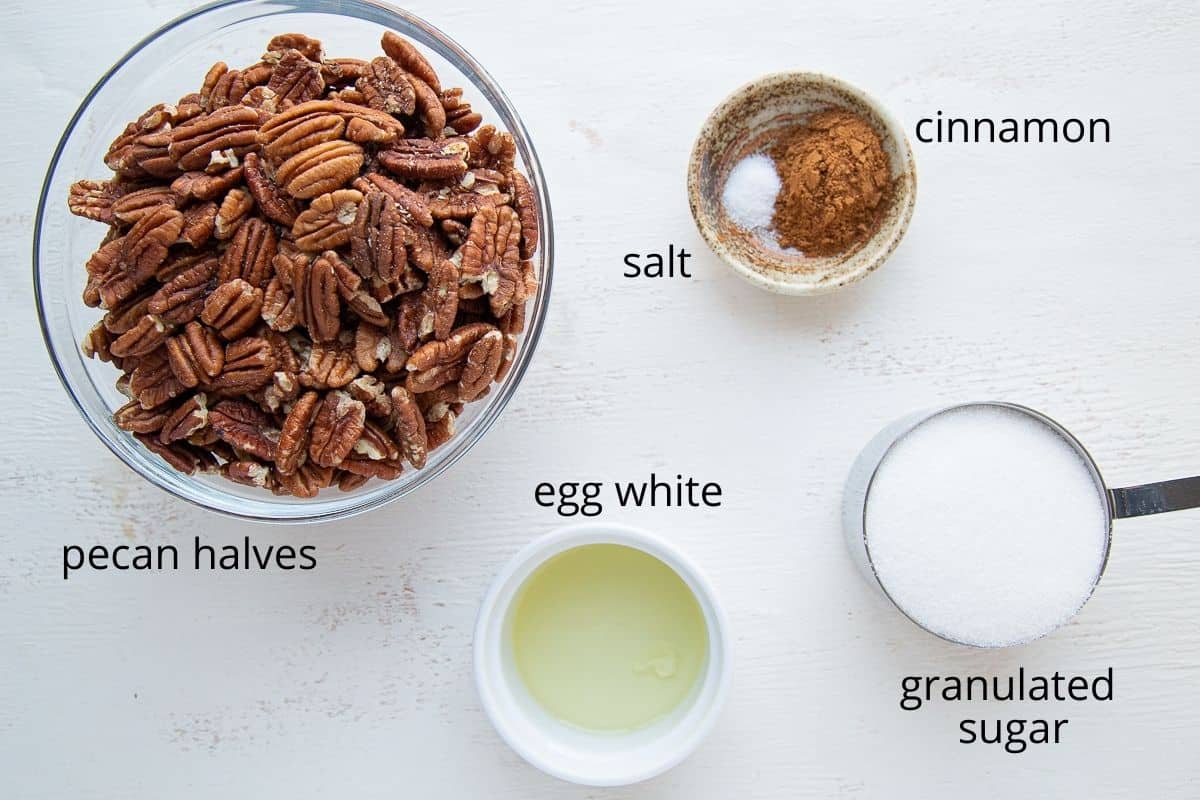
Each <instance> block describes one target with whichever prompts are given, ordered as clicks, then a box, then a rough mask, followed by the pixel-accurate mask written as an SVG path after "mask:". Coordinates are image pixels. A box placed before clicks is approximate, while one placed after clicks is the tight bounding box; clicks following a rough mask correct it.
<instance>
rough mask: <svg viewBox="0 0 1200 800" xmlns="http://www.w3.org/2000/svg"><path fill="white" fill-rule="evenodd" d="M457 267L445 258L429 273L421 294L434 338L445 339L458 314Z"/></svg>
mask: <svg viewBox="0 0 1200 800" xmlns="http://www.w3.org/2000/svg"><path fill="white" fill-rule="evenodd" d="M458 280H459V272H458V267H457V266H455V264H454V262H453V261H452V260H451V259H449V258H447V259H444V260H443V261H442V263H441V264H439V265H438V266H437V267H436V268H435V269H434V270H433V271H432V272H430V273H429V283H428V284H427V285H426V287H425V292H424V294H423V296H422V298H423V300H424V302H425V308H426V309H427V312H426V313H427V314H428V315H430V316H431V317H432V319H431V323H432V324H431V332H432V333H433V337H434V338H435V339H446V338H447V337H449V336H450V331H451V329H452V328H453V326H454V320H455V319H456V318H457V316H458Z"/></svg>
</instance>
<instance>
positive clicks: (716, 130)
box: [688, 72, 917, 295]
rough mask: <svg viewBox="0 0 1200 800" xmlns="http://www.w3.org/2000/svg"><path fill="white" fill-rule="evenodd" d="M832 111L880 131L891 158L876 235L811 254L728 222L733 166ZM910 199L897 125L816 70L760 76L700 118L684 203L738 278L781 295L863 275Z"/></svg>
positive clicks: (904, 219) (888, 247)
mask: <svg viewBox="0 0 1200 800" xmlns="http://www.w3.org/2000/svg"><path fill="white" fill-rule="evenodd" d="M833 108H842V109H846V110H848V111H851V112H853V113H855V114H858V115H860V116H862V117H863V118H864V119H866V120H867V121H868V122H869V123H870V124H871V125H872V126H873V127H874V128H875V130H876V131H877V132H878V133H879V135H880V138H881V139H882V140H883V145H884V149H885V151H886V152H887V156H888V160H889V161H890V162H891V167H892V177H893V179H894V181H895V184H894V186H895V191H894V193H893V195H892V199H891V203H890V205H889V207H888V210H887V213H886V215H885V216H884V219H883V222H882V224H881V225H880V227H879V230H878V231H876V232H875V235H874V236H872V237H871V238H870V239H868V240H867V241H866V242H864V243H863V244H862V245H860V246H859V247H857V248H856V249H854V250H852V251H850V252H847V253H843V254H839V255H836V256H826V257H821V258H814V257H808V256H805V255H803V254H801V253H799V252H797V251H795V250H785V249H782V248H780V247H779V246H777V245H776V244H775V243H773V242H770V241H768V240H766V239H765V238H764V237H762V236H761V235H757V234H753V233H749V232H747V231H745V230H742V229H741V228H739V227H738V226H737V225H735V224H734V223H733V222H732V221H731V220H730V219H729V218H728V217H727V216H726V215H725V213H724V210H723V208H722V204H721V193H722V191H723V190H724V187H725V180H726V178H727V177H728V176H729V172H730V170H731V169H732V168H733V167H734V165H736V164H737V163H738V162H739V161H740V160H741V159H743V158H745V157H746V156H748V155H750V154H752V153H754V152H757V151H760V150H761V149H762V148H763V147H764V146H765V145H766V144H767V143H769V142H770V140H771V139H772V133H773V132H774V131H776V130H777V129H779V128H783V127H786V126H789V125H794V124H796V123H798V122H802V121H803V119H804V117H805V116H806V115H809V114H812V113H814V112H819V111H825V110H828V109H833ZM916 199H917V172H916V166H915V162H914V159H913V154H912V147H911V145H910V144H909V142H908V137H907V136H906V135H905V133H904V129H903V128H902V127H901V126H900V124H899V123H898V122H897V121H896V120H895V119H894V118H893V117H892V116H891V115H890V114H889V113H888V112H887V111H886V110H885V109H884V108H883V107H882V106H881V105H880V104H879V103H878V102H876V101H875V100H874V99H872V98H871V97H870V96H868V95H866V94H864V93H863V92H862V91H860V90H859V89H856V88H855V87H853V86H851V85H849V84H847V83H845V82H843V81H840V80H838V79H837V78H832V77H830V76H828V75H821V74H819V73H816V72H780V73H775V74H773V75H766V76H764V77H762V78H759V79H758V80H755V81H753V82H751V83H748V84H746V85H745V86H743V87H742V88H740V89H738V90H737V91H735V92H734V93H733V94H731V95H730V96H729V97H727V98H726V99H725V101H724V102H722V103H721V104H720V105H719V106H717V108H716V110H714V111H713V112H712V114H710V115H709V117H708V119H707V120H706V121H705V123H704V127H703V128H701V130H700V136H699V137H698V138H697V139H696V144H695V146H694V147H693V149H692V157H691V161H690V162H689V164H688V201H689V203H690V205H691V208H692V216H693V217H694V218H695V220H696V227H698V228H699V229H700V234H701V235H702V236H703V237H704V239H705V241H706V242H708V245H709V247H711V248H712V249H713V251H714V252H715V253H716V254H717V255H718V256H720V257H721V259H722V260H724V261H725V263H727V264H728V265H729V266H730V267H732V268H733V271H734V272H736V273H737V274H738V275H740V276H742V277H743V278H745V279H746V280H748V281H750V282H751V283H752V284H754V285H755V286H758V287H760V288H762V289H766V290H768V291H772V292H778V293H780V294H793V295H811V294H823V293H825V292H831V291H833V290H835V289H839V288H841V287H842V286H845V285H847V284H849V283H853V282H854V281H857V280H861V279H862V278H863V277H865V276H866V275H868V274H870V273H871V272H872V271H874V270H875V269H877V268H878V267H879V266H880V265H881V264H883V262H884V261H886V260H887V258H888V256H890V255H891V254H892V251H893V250H895V249H896V245H898V244H899V243H900V239H901V238H902V237H903V236H904V232H905V231H906V230H907V229H908V222H909V220H910V219H911V218H912V213H913V206H914V205H915V204H916Z"/></svg>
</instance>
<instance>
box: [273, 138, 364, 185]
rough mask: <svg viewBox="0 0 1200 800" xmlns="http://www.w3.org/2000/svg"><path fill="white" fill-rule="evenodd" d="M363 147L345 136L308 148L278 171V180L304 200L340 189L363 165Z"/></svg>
mask: <svg viewBox="0 0 1200 800" xmlns="http://www.w3.org/2000/svg"><path fill="white" fill-rule="evenodd" d="M363 158H364V154H363V149H362V147H360V146H359V145H357V144H355V143H354V142H347V141H345V140H344V139H334V140H333V141H328V142H321V143H320V144H315V145H313V146H312V147H308V148H306V149H304V150H301V151H300V152H298V153H296V154H295V155H294V156H292V157H291V158H289V159H288V160H287V161H285V162H283V163H282V164H280V165H279V167H278V168H277V169H276V170H275V179H276V180H277V181H279V184H280V186H282V187H283V189H284V191H286V192H287V193H288V194H290V195H291V196H292V197H298V198H300V199H303V200H308V199H310V198H313V197H316V196H317V195H321V194H325V193H326V192H332V191H333V190H334V189H340V188H341V187H343V186H345V185H346V184H347V183H349V182H350V181H351V180H352V179H353V178H354V177H355V176H356V175H358V171H359V170H360V169H362V165H363Z"/></svg>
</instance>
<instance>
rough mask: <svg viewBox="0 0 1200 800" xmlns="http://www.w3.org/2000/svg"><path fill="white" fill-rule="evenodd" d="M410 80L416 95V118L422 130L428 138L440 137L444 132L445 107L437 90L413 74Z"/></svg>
mask: <svg viewBox="0 0 1200 800" xmlns="http://www.w3.org/2000/svg"><path fill="white" fill-rule="evenodd" d="M411 81H412V87H413V90H414V91H415V92H416V95H417V119H418V120H420V122H421V128H422V130H424V131H425V135H426V136H427V137H429V138H430V139H441V138H442V137H443V136H444V135H445V132H446V109H445V108H443V107H442V98H441V97H440V96H439V95H438V91H439V90H437V89H434V88H433V87H431V86H430V85H429V84H428V83H426V82H425V81H423V80H421V79H420V78H418V77H416V76H415V75H414V76H412V77H411Z"/></svg>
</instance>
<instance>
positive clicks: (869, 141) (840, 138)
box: [771, 109, 892, 256]
mask: <svg viewBox="0 0 1200 800" xmlns="http://www.w3.org/2000/svg"><path fill="white" fill-rule="evenodd" d="M771 156H772V158H773V159H774V160H775V164H776V168H777V169H778V171H779V176H780V178H782V180H783V188H782V189H781V190H780V192H779V195H778V197H777V198H776V200H775V213H774V216H773V218H772V226H773V227H774V229H775V231H776V234H777V235H778V238H779V244H780V246H781V247H788V248H795V249H797V250H800V251H801V252H803V253H804V254H805V255H810V256H831V255H838V254H840V253H845V252H847V251H849V250H853V249H854V248H856V247H857V246H859V245H861V244H863V243H864V242H866V241H867V240H868V239H869V238H871V236H872V235H873V234H874V233H875V231H876V230H878V229H879V226H880V224H881V223H882V222H883V217H884V215H885V214H886V213H887V209H888V205H889V203H890V201H891V197H892V173H891V166H890V164H889V162H888V157H887V153H886V152H884V149H883V142H882V141H881V140H880V138H879V134H878V133H877V132H876V131H875V129H874V128H873V127H871V124H870V123H868V122H867V121H866V120H865V119H863V118H862V117H860V116H858V115H857V114H854V113H852V112H849V111H845V110H843V109H834V110H830V111H821V112H818V113H816V114H814V115H813V116H811V117H809V118H808V119H807V120H806V121H804V122H803V123H801V124H799V125H796V126H794V127H792V128H789V129H787V130H785V131H784V132H783V135H782V136H781V137H780V138H779V140H778V141H777V143H776V144H775V146H774V148H773V149H772V152H771Z"/></svg>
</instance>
